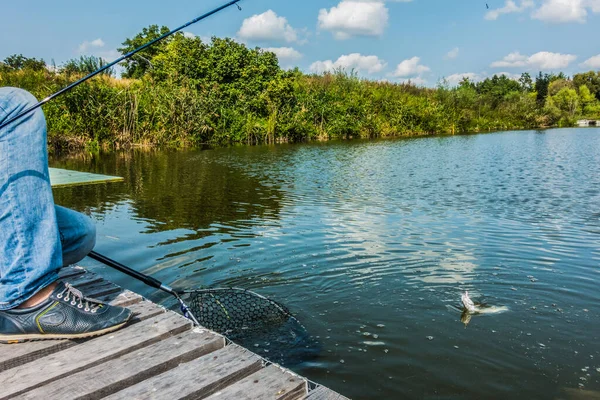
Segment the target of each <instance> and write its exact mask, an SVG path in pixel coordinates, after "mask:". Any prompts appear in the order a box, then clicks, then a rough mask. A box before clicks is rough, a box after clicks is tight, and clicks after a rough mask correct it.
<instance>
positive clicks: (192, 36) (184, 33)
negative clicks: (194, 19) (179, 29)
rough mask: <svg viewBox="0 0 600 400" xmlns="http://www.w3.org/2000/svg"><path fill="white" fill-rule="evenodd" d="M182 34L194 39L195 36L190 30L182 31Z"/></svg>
mask: <svg viewBox="0 0 600 400" xmlns="http://www.w3.org/2000/svg"><path fill="white" fill-rule="evenodd" d="M183 36H185V37H186V38H188V39H195V38H196V37H197V36H196V35H194V34H193V33H192V32H186V31H184V32H183Z"/></svg>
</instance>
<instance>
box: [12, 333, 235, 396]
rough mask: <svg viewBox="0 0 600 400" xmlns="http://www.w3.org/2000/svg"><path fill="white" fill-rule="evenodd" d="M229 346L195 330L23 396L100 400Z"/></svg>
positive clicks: (218, 337)
mask: <svg viewBox="0 0 600 400" xmlns="http://www.w3.org/2000/svg"><path fill="white" fill-rule="evenodd" d="M224 346H225V339H224V338H223V337H222V336H219V335H216V334H214V333H211V332H209V331H206V330H200V329H194V331H188V332H184V333H183V334H181V335H177V336H176V337H172V338H168V339H165V340H162V341H160V342H158V343H156V344H153V345H151V346H148V347H145V348H143V349H141V350H138V351H135V352H133V353H129V354H126V355H124V356H121V357H119V358H116V359H114V360H111V361H108V362H106V363H103V364H100V365H98V366H96V367H93V368H87V369H85V370H83V371H81V372H79V373H76V374H69V375H68V376H66V377H64V378H63V379H59V380H54V381H52V382H50V383H48V384H47V385H45V386H42V387H39V388H37V389H35V390H33V391H31V392H27V393H24V394H22V395H21V396H19V398H22V399H42V398H43V399H72V398H78V399H82V398H84V399H88V400H89V399H100V398H103V397H105V396H108V395H111V394H113V393H116V392H118V391H119V390H122V389H125V388H127V387H130V386H132V385H135V384H136V383H139V382H142V381H144V380H146V379H149V378H152V377H153V376H156V375H158V374H161V373H163V372H165V371H168V370H170V369H173V368H175V367H177V366H178V365H179V364H181V363H186V362H189V361H192V360H194V359H196V358H198V357H202V356H203V355H206V354H208V353H212V352H213V351H215V350H218V349H220V348H223V347H224Z"/></svg>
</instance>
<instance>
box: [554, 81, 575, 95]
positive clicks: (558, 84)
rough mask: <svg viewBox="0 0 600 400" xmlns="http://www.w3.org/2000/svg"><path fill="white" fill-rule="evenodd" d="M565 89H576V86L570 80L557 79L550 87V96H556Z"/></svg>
mask: <svg viewBox="0 0 600 400" xmlns="http://www.w3.org/2000/svg"><path fill="white" fill-rule="evenodd" d="M564 88H568V89H575V85H573V81H571V80H569V79H555V80H553V81H552V82H550V85H548V96H556V94H557V93H558V92H560V91H561V90H562V89H564Z"/></svg>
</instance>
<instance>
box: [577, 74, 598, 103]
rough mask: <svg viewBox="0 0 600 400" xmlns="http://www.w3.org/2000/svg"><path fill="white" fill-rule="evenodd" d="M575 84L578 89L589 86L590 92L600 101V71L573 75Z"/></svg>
mask: <svg viewBox="0 0 600 400" xmlns="http://www.w3.org/2000/svg"><path fill="white" fill-rule="evenodd" d="M573 83H574V84H575V86H576V87H578V88H579V87H581V85H585V86H587V88H588V89H589V90H590V92H591V93H592V94H593V95H594V96H596V99H598V100H600V71H598V72H594V71H589V72H583V73H581V74H575V75H573Z"/></svg>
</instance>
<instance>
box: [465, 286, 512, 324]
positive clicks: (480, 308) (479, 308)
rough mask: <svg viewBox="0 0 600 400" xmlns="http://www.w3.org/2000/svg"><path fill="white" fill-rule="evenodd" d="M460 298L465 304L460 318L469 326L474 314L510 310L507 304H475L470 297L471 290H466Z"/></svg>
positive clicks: (497, 312)
mask: <svg viewBox="0 0 600 400" xmlns="http://www.w3.org/2000/svg"><path fill="white" fill-rule="evenodd" d="M460 300H461V302H462V304H463V313H462V315H461V318H460V320H461V321H462V323H464V324H465V326H467V325H468V324H469V322H471V318H472V316H473V315H477V314H499V313H502V312H505V311H508V307H506V306H500V307H497V306H488V305H485V304H479V303H478V304H475V302H473V300H471V298H470V297H469V292H465V293H463V294H462V296H460Z"/></svg>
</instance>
